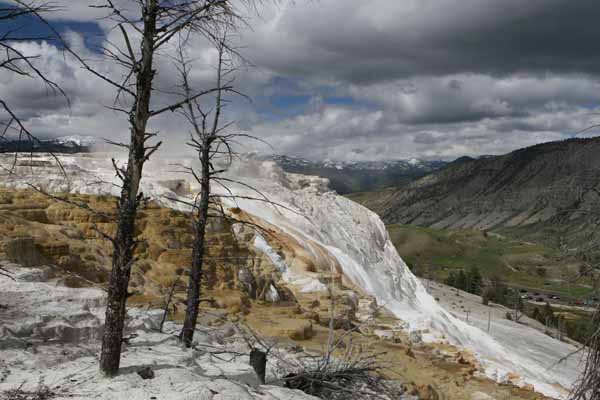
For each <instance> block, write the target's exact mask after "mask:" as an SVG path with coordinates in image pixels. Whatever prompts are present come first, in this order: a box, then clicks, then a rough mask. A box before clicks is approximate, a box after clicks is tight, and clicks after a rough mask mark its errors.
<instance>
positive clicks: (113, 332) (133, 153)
mask: <svg viewBox="0 0 600 400" xmlns="http://www.w3.org/2000/svg"><path fill="white" fill-rule="evenodd" d="M156 9H157V7H156V0H150V1H149V2H148V5H147V6H146V12H145V13H144V14H145V15H144V31H143V38H142V55H141V59H140V64H139V65H140V70H139V73H138V75H137V79H136V93H137V96H136V99H135V104H134V105H133V108H132V112H131V114H130V123H131V139H130V144H129V159H128V162H127V169H126V170H125V171H124V172H123V174H122V176H121V179H122V182H123V187H122V190H121V197H120V198H119V202H118V208H119V211H118V218H117V232H116V236H115V239H114V242H113V257H112V271H111V274H110V281H109V286H108V300H107V307H106V322H105V328H104V336H103V337H102V352H101V355H100V370H101V371H102V372H104V373H105V374H106V375H108V376H113V375H115V374H116V373H117V372H118V370H119V363H120V358H121V343H122V341H123V327H124V323H125V316H126V308H125V305H126V302H127V290H128V287H129V278H130V276H131V268H132V266H133V263H134V261H135V259H134V257H133V254H134V251H135V247H136V243H137V242H136V240H135V220H136V217H137V211H138V206H139V204H140V200H141V197H142V196H141V195H140V194H139V188H140V181H141V179H142V170H143V167H144V162H145V161H146V159H147V157H148V155H147V154H146V150H147V148H146V146H145V143H146V140H147V139H148V137H149V135H147V134H146V126H147V124H148V119H149V118H150V98H151V96H152V81H153V79H154V70H153V58H154V38H155V35H156Z"/></svg>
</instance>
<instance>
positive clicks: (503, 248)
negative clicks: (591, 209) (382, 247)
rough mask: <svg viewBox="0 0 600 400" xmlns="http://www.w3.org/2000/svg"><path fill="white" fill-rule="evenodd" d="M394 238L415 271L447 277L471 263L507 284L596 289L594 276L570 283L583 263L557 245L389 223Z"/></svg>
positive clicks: (563, 290) (564, 290)
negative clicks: (593, 284) (592, 281)
mask: <svg viewBox="0 0 600 400" xmlns="http://www.w3.org/2000/svg"><path fill="white" fill-rule="evenodd" d="M388 231H389V233H390V237H391V239H392V242H393V243H394V245H395V246H396V248H397V249H398V252H399V253H400V255H401V256H402V257H403V259H404V260H405V261H406V262H407V263H408V264H409V265H410V266H411V268H412V269H413V271H415V272H416V273H417V274H418V275H421V276H431V277H432V278H433V279H435V280H437V281H442V280H444V279H445V278H446V277H447V276H448V274H449V273H450V271H452V270H459V269H465V270H468V269H469V268H471V267H472V266H476V267H478V268H479V270H480V271H481V273H482V274H483V275H484V277H486V278H489V277H492V276H494V275H496V276H499V277H500V278H501V279H502V280H503V281H504V282H506V283H507V284H509V285H514V286H518V287H527V288H532V289H540V290H541V291H545V292H553V293H557V294H558V293H560V294H562V295H567V296H573V297H579V296H584V295H586V294H588V293H589V292H590V291H591V289H592V284H591V279H589V278H585V279H583V280H581V279H580V280H578V281H577V282H576V283H571V281H572V280H573V278H574V277H575V276H576V275H577V274H578V272H579V263H578V262H577V261H576V260H573V259H566V258H564V257H562V256H561V255H560V253H559V252H558V250H554V249H552V248H549V247H545V246H542V245H539V244H534V243H528V242H523V241H518V240H513V239H509V238H507V237H504V236H501V235H497V234H493V233H487V234H486V233H484V232H482V231H475V230H456V231H454V230H441V229H432V228H422V227H417V226H412V225H388Z"/></svg>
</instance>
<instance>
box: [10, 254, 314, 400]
mask: <svg viewBox="0 0 600 400" xmlns="http://www.w3.org/2000/svg"><path fill="white" fill-rule="evenodd" d="M3 266H5V267H7V268H8V269H9V270H10V271H11V272H13V274H14V276H15V277H16V279H17V281H16V282H13V281H12V280H8V279H3V278H0V305H2V307H0V324H1V326H2V329H1V330H0V397H1V394H2V393H3V392H5V391H7V390H11V389H15V388H21V389H22V390H24V391H35V390H36V389H37V388H38V387H39V385H46V386H47V387H49V388H50V389H51V391H52V392H54V393H56V394H57V397H56V399H59V400H62V399H76V400H84V399H98V400H121V399H122V400H149V399H152V398H155V399H157V400H182V399H189V400H199V399H206V400H225V399H230V400H234V399H236V400H237V399H248V400H254V399H260V400H288V399H293V400H310V399H315V398H314V397H311V396H308V395H306V394H304V393H302V392H298V391H292V390H288V389H285V388H281V387H276V386H268V385H260V383H259V381H258V378H257V377H256V374H255V373H254V371H253V370H252V368H251V367H249V366H248V357H237V358H234V355H235V354H230V353H227V351H234V350H235V351H240V348H241V347H243V343H242V342H241V339H238V340H239V341H240V342H239V343H237V344H236V343H233V344H228V345H226V346H222V347H221V346H220V345H219V344H217V343H208V344H210V345H211V346H214V347H217V348H221V349H222V351H220V354H219V355H218V356H216V355H211V354H209V350H202V349H203V347H202V346H199V347H198V349H199V350H190V349H185V348H183V347H182V346H181V345H180V343H179V341H178V339H177V338H176V336H175V334H176V333H177V332H178V327H176V326H175V325H174V324H172V323H167V324H166V326H165V328H166V329H165V331H166V332H170V333H166V334H165V333H159V332H157V331H153V330H151V329H152V328H153V327H155V326H156V322H157V316H159V315H160V312H159V311H157V310H150V311H146V310H140V309H130V310H128V320H127V324H126V325H127V326H126V334H127V335H137V336H135V337H133V338H132V339H131V340H130V341H129V343H128V344H124V351H123V354H122V358H121V369H120V373H119V375H118V376H117V377H115V378H112V379H108V378H105V377H103V376H102V375H101V374H100V373H99V371H98V354H99V350H100V348H99V338H100V335H101V331H102V329H101V328H102V325H103V320H104V316H103V313H104V307H103V306H104V300H105V294H104V292H103V291H101V290H98V289H72V288H66V287H62V286H59V285H57V284H56V283H55V282H44V281H43V280H44V274H43V272H42V271H40V270H37V269H21V268H17V267H15V266H6V265H3ZM32 278H33V279H32ZM24 279H26V280H24ZM198 337H199V338H204V339H207V338H208V337H209V336H208V335H202V334H201V333H199V334H198ZM230 347H231V348H234V350H229V349H230ZM206 349H208V347H207V348H206ZM230 359H233V360H230ZM147 366H149V367H151V368H152V370H153V371H154V374H155V377H154V378H153V379H147V380H144V379H142V378H141V377H140V376H139V375H138V374H137V371H139V370H140V369H141V368H143V367H147Z"/></svg>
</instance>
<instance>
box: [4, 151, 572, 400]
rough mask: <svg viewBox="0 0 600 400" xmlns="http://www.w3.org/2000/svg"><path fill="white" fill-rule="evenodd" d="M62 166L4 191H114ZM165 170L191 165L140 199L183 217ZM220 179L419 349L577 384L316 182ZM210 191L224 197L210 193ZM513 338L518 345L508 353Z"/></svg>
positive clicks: (160, 174) (365, 213)
mask: <svg viewBox="0 0 600 400" xmlns="http://www.w3.org/2000/svg"><path fill="white" fill-rule="evenodd" d="M62 160H63V165H64V166H65V167H66V168H67V170H68V171H69V174H71V179H70V182H69V184H67V183H66V182H65V181H64V179H62V178H61V176H60V175H59V174H58V173H57V171H56V169H53V168H46V169H43V168H36V171H35V173H34V174H31V173H30V169H29V168H22V169H21V170H20V171H19V172H20V173H21V175H20V176H17V178H16V179H14V180H7V181H5V183H4V184H5V185H12V186H16V187H26V182H31V183H34V184H37V185H41V186H43V187H45V188H47V189H49V190H54V191H67V190H70V191H72V192H82V193H90V194H94V193H102V194H104V193H112V194H117V191H118V189H117V188H116V187H115V186H114V185H111V184H110V183H111V182H112V183H115V177H114V172H113V171H112V169H111V165H110V161H109V160H110V157H107V156H106V155H104V156H103V155H101V154H92V155H89V154H86V155H73V156H64V157H63V158H62ZM0 162H1V158H0ZM7 162H10V159H5V162H4V163H7ZM121 163H122V161H121ZM175 163H184V164H187V165H194V162H193V161H190V160H187V161H186V160H181V159H177V160H168V159H164V158H163V159H159V158H158V157H155V161H154V162H152V163H150V164H148V166H147V168H146V170H145V171H146V176H145V178H144V182H143V187H142V190H143V192H144V194H145V195H147V196H151V197H153V198H155V199H156V200H158V201H160V202H162V203H163V204H164V205H166V206H170V207H173V208H177V209H183V207H182V206H181V204H180V203H177V202H174V201H171V200H169V198H176V197H177V196H182V195H183V194H182V193H181V191H180V192H179V193H175V192H174V191H173V190H172V188H169V185H165V184H164V182H165V181H174V180H182V179H186V178H188V176H187V175H185V174H182V173H178V172H176V171H174V170H176V169H177V168H176V167H173V166H172V165H173V164H175ZM169 171H171V172H169ZM229 177H230V178H231V179H233V180H240V181H243V182H244V183H245V184H248V185H251V186H253V187H255V188H257V189H259V190H260V192H261V193H264V194H265V195H266V196H267V197H268V198H269V199H270V200H272V201H274V202H277V203H279V204H282V205H284V206H285V208H284V207H277V206H274V205H272V204H269V203H268V202H264V201H252V200H244V199H235V200H230V201H229V205H230V206H232V207H233V206H235V207H239V208H241V209H242V210H244V211H246V212H247V213H250V214H252V215H254V216H256V217H258V218H260V219H262V220H263V221H266V222H268V223H270V224H272V225H274V226H276V227H278V228H279V229H281V230H282V231H284V232H285V233H287V234H288V235H290V236H292V237H294V238H296V239H297V241H298V243H301V244H302V245H303V246H304V247H305V248H306V250H307V251H308V252H310V253H312V254H314V256H315V259H316V261H317V262H323V263H330V262H331V261H335V262H336V263H338V264H339V265H340V266H341V268H342V269H343V272H344V274H345V276H347V277H348V278H349V279H350V280H351V281H352V282H353V283H354V284H355V285H357V286H358V287H360V288H361V289H362V290H363V291H364V292H365V293H366V294H369V295H372V296H373V297H375V298H376V299H377V303H378V305H384V306H385V307H386V308H387V309H388V310H390V311H391V312H392V313H394V314H395V315H396V317H398V318H400V319H402V320H404V321H406V322H407V323H408V325H409V326H410V330H412V331H421V332H423V335H422V336H423V339H424V340H426V341H435V340H438V341H448V342H450V343H452V344H454V345H457V346H462V347H464V348H467V349H469V350H471V351H472V352H473V353H474V354H475V355H476V356H477V357H478V359H479V360H480V362H481V363H482V365H483V366H484V368H485V370H486V374H487V375H488V376H489V377H492V378H494V379H498V380H500V381H502V380H504V379H505V377H506V376H507V375H508V374H509V373H516V374H518V375H519V376H521V377H522V381H521V383H522V384H525V383H529V384H533V385H534V386H535V389H536V390H538V391H541V392H543V393H545V394H547V395H549V396H555V397H557V398H562V397H565V392H564V391H563V390H561V389H560V386H562V387H564V388H568V387H570V386H571V385H572V383H573V382H574V381H575V379H576V378H577V375H578V373H579V366H577V365H575V366H573V367H570V368H561V367H560V366H559V367H557V366H556V362H557V361H558V360H559V359H560V358H561V357H563V356H566V355H567V354H568V353H569V352H570V351H572V350H574V348H573V347H572V346H563V345H562V344H560V343H559V342H557V341H555V340H554V339H551V338H549V337H543V335H537V332H535V333H534V332H529V331H528V330H527V329H526V328H520V327H518V328H514V327H513V328H512V329H511V328H506V329H507V331H506V332H505V334H503V335H502V336H495V337H491V336H490V335H487V334H486V333H484V332H483V331H482V330H480V329H478V328H476V327H473V326H471V325H469V324H466V323H465V322H463V321H461V320H459V319H458V318H456V317H454V316H453V315H451V314H450V313H449V312H447V311H446V310H444V309H443V308H442V307H441V306H440V305H439V304H438V303H437V302H436V301H435V300H434V299H433V297H432V296H431V295H429V294H428V293H427V291H426V290H425V288H424V287H423V285H422V284H421V283H420V282H419V280H418V279H416V277H415V276H414V275H413V274H412V273H411V272H410V270H409V269H408V268H407V266H406V264H405V263H404V261H403V260H402V259H401V257H400V256H399V255H398V253H397V252H396V249H395V248H394V246H393V244H392V242H391V241H390V239H389V237H388V234H387V231H386V229H385V226H384V224H383V223H382V221H381V220H380V219H379V217H378V216H377V215H375V214H374V213H372V212H371V211H369V210H367V209H366V208H364V207H362V206H360V205H358V204H356V203H354V202H352V201H350V200H348V199H346V198H345V197H342V196H339V195H337V194H335V193H332V192H327V191H325V185H326V180H323V179H321V178H317V177H304V176H298V175H292V174H285V173H284V172H282V171H281V170H280V169H279V168H278V167H277V166H276V165H275V164H274V163H273V162H255V161H252V160H246V162H244V163H240V164H239V165H234V166H233V168H232V169H231V170H230V172H229ZM98 181H104V182H106V183H103V184H98V183H97V182H98ZM197 187H198V185H197V184H196V183H194V182H191V183H190V188H191V190H192V191H193V190H195V188H197ZM229 188H230V190H232V191H233V192H234V193H235V194H237V195H242V196H253V197H260V196H261V195H260V194H258V193H257V192H256V191H254V190H251V189H249V188H248V187H246V186H244V185H236V184H231V185H230V187H229ZM213 190H214V191H215V192H219V191H220V192H221V193H225V194H227V192H226V191H225V190H223V189H222V188H219V187H218V186H215V187H213ZM261 246H262V247H263V249H267V247H268V246H269V244H268V243H264V244H263V243H260V244H259V247H261ZM322 249H325V250H326V254H323V251H322ZM284 267H285V266H282V268H284ZM311 289H312V288H311ZM521 337H526V338H527V340H523V341H520V343H521V345H520V346H515V342H519V338H521ZM524 348H527V351H524Z"/></svg>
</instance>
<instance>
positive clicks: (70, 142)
mask: <svg viewBox="0 0 600 400" xmlns="http://www.w3.org/2000/svg"><path fill="white" fill-rule="evenodd" d="M51 141H53V142H54V143H60V144H62V145H64V146H68V147H91V146H93V145H95V144H98V143H99V140H98V138H97V137H95V136H80V135H71V136H62V137H59V138H56V139H53V140H51Z"/></svg>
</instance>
